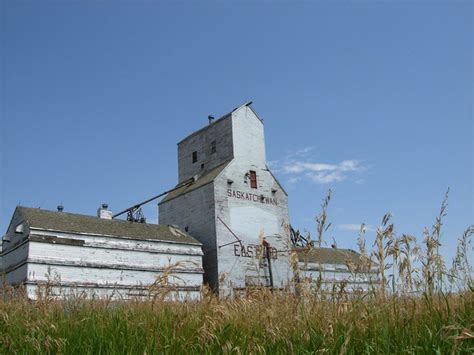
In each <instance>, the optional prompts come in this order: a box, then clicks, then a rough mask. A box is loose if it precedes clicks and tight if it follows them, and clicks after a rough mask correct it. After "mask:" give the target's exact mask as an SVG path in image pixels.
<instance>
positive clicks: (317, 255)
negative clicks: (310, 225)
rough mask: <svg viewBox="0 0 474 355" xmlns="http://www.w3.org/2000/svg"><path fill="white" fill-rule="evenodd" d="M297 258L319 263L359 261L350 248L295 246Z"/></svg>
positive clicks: (301, 260) (358, 255)
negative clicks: (305, 247) (306, 247)
mask: <svg viewBox="0 0 474 355" xmlns="http://www.w3.org/2000/svg"><path fill="white" fill-rule="evenodd" d="M295 251H296V252H297V253H298V260H299V261H300V262H308V263H320V264H344V265H345V264H346V263H347V262H348V261H349V262H352V263H353V264H356V265H357V264H359V263H361V259H360V257H361V256H362V255H361V254H359V253H358V252H356V251H354V250H352V249H338V248H311V249H304V248H297V249H295Z"/></svg>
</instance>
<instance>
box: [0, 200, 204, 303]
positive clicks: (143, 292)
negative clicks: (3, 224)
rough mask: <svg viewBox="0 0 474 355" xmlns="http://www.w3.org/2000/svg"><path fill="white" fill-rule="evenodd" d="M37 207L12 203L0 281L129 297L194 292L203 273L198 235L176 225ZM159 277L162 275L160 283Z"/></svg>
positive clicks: (31, 292)
mask: <svg viewBox="0 0 474 355" xmlns="http://www.w3.org/2000/svg"><path fill="white" fill-rule="evenodd" d="M100 212H101V213H99V216H105V217H103V218H99V217H94V216H87V215H80V214H74V213H66V212H62V211H61V212H59V211H58V212H56V211H48V210H43V209H39V208H27V207H17V208H16V209H15V212H14V214H13V217H12V220H11V222H10V225H9V227H8V231H7V234H6V235H5V236H4V237H3V243H2V251H1V254H0V260H1V264H0V265H1V271H2V275H3V278H4V280H3V281H4V282H2V284H9V285H13V286H16V285H25V288H26V292H27V295H28V297H29V298H31V299H35V298H36V297H37V295H38V290H39V289H40V288H41V286H42V285H48V287H49V289H50V290H51V291H52V292H53V295H54V296H57V297H64V296H67V295H70V294H80V295H86V296H88V297H112V298H114V299H129V298H131V297H135V296H138V297H144V296H147V295H150V294H152V293H153V292H154V291H156V290H157V287H158V288H159V287H160V286H162V285H163V281H164V278H163V277H161V278H160V280H161V281H160V284H157V283H156V281H157V278H158V277H159V276H167V278H166V282H167V283H168V284H169V285H171V286H172V289H173V293H172V294H173V297H178V298H181V299H183V298H191V299H194V298H197V297H199V294H200V287H201V285H202V281H203V268H202V255H203V254H202V249H201V243H200V242H198V241H197V240H196V239H194V238H193V237H191V236H190V235H189V234H188V233H186V232H184V231H182V230H181V229H179V228H178V227H174V226H168V225H157V224H146V223H137V222H129V221H122V220H115V219H111V218H110V217H108V216H111V213H110V214H107V213H103V212H104V211H103V210H102V211H100ZM166 282H165V283H166Z"/></svg>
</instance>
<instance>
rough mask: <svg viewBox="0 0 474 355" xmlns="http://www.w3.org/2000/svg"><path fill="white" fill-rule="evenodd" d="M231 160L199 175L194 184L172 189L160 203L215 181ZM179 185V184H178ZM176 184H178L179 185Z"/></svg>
mask: <svg viewBox="0 0 474 355" xmlns="http://www.w3.org/2000/svg"><path fill="white" fill-rule="evenodd" d="M230 162H231V160H227V161H225V162H224V163H222V164H220V165H218V166H216V167H215V168H214V169H212V170H210V171H208V172H207V173H205V174H204V175H202V176H199V177H198V178H197V179H196V180H195V181H194V182H193V183H192V184H190V185H184V186H183V187H181V188H179V189H176V190H174V191H171V192H170V193H169V194H168V195H166V196H165V197H164V198H163V199H162V200H161V201H160V202H159V204H162V203H164V202H168V201H170V200H172V199H174V198H176V197H178V196H181V195H184V194H187V193H188V192H191V191H193V190H196V189H197V188H199V187H201V186H204V185H207V184H209V183H211V182H213V181H214V179H215V178H216V177H217V176H218V175H219V174H220V173H221V171H222V170H224V169H225V167H226V166H227V165H228V164H229V163H230ZM178 185H179V184H178ZM178 185H176V186H178Z"/></svg>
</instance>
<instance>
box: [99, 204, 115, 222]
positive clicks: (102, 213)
mask: <svg viewBox="0 0 474 355" xmlns="http://www.w3.org/2000/svg"><path fill="white" fill-rule="evenodd" d="M97 217H99V218H102V219H112V211H109V205H108V204H106V203H103V204H102V205H101V206H100V207H99V209H98V210H97Z"/></svg>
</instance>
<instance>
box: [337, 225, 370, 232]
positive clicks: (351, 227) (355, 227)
mask: <svg viewBox="0 0 474 355" xmlns="http://www.w3.org/2000/svg"><path fill="white" fill-rule="evenodd" d="M337 228H338V229H341V230H346V231H356V232H358V231H360V224H356V223H349V224H340V225H338V226H337ZM365 230H366V231H367V232H373V231H375V227H374V226H372V225H370V224H366V225H365Z"/></svg>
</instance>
